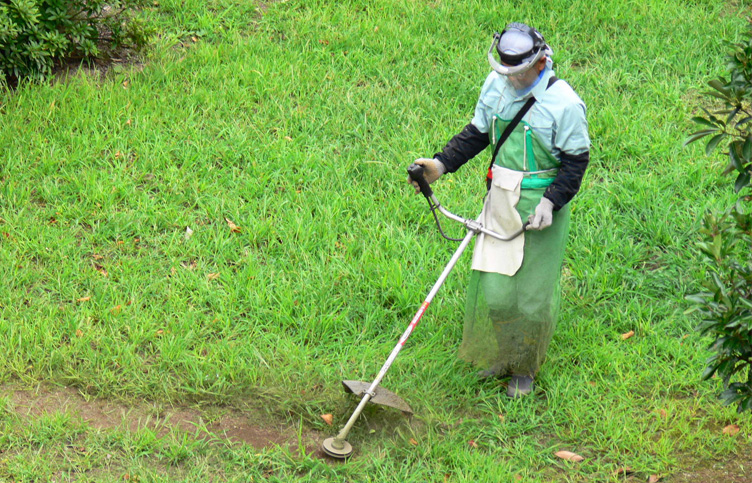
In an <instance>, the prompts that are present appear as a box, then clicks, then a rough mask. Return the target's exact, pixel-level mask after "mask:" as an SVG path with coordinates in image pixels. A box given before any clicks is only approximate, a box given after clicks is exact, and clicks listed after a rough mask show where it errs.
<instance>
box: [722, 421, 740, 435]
mask: <svg viewBox="0 0 752 483" xmlns="http://www.w3.org/2000/svg"><path fill="white" fill-rule="evenodd" d="M740 429H741V428H739V425H738V424H729V425H728V426H726V427H725V428H723V434H728V435H729V436H734V435H735V434H737V433H738V432H739V430H740Z"/></svg>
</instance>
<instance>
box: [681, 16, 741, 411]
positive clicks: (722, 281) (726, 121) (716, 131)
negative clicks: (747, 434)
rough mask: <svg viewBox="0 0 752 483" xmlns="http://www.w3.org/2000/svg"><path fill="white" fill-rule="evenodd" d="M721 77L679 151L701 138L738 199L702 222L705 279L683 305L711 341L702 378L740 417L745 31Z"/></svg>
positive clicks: (714, 81) (715, 83)
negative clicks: (716, 382)
mask: <svg viewBox="0 0 752 483" xmlns="http://www.w3.org/2000/svg"><path fill="white" fill-rule="evenodd" d="M728 72H729V77H728V78H719V79H715V80H712V81H711V82H709V86H710V87H711V89H712V90H711V91H708V92H706V95H707V96H709V97H710V98H712V100H713V103H714V104H715V110H713V111H711V110H708V109H705V108H703V111H704V115H702V116H697V117H694V118H693V121H695V122H696V123H697V124H699V125H701V126H702V129H701V130H700V131H697V132H695V133H693V134H692V135H691V136H690V137H689V138H688V139H687V141H686V144H689V143H691V142H694V141H696V140H698V139H702V138H707V144H706V146H705V150H706V153H707V154H708V155H709V154H710V153H712V152H713V151H715V150H716V149H722V152H723V155H724V156H726V157H727V158H728V165H727V167H726V168H725V170H724V172H723V173H724V174H726V175H728V174H731V173H735V174H736V178H735V182H734V190H735V192H736V193H737V194H738V195H739V198H738V200H737V202H736V203H735V204H734V205H733V206H732V207H730V208H729V209H727V210H726V211H725V212H724V213H721V214H707V215H706V216H705V219H704V220H703V227H702V230H701V234H702V236H703V238H704V240H703V241H702V242H701V243H700V244H699V248H700V251H701V252H702V254H703V255H704V257H705V259H706V260H707V261H708V266H709V274H710V277H709V279H708V280H707V281H706V282H705V283H704V286H705V288H706V291H703V292H700V293H697V294H694V295H692V296H690V297H688V299H690V300H691V301H692V302H694V304H695V305H694V307H693V310H698V311H699V312H700V314H702V322H701V324H700V326H699V329H700V330H701V331H702V332H703V333H705V334H707V335H710V336H712V337H713V343H712V345H711V347H710V348H711V350H712V351H713V355H712V356H711V357H710V359H709V360H708V361H707V367H706V369H705V372H704V373H703V378H705V379H708V378H711V377H713V375H716V374H717V375H718V377H720V378H721V380H722V381H723V388H724V391H723V393H722V394H721V399H722V400H723V402H724V403H725V404H734V403H735V404H737V409H738V411H739V412H742V411H744V410H752V206H751V205H752V193H750V188H751V187H752V186H751V185H750V174H751V173H752V29H750V31H749V32H747V34H746V38H745V41H743V42H742V43H738V44H731V53H730V55H729V57H728ZM708 136H709V137H708Z"/></svg>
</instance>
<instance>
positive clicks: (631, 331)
mask: <svg viewBox="0 0 752 483" xmlns="http://www.w3.org/2000/svg"><path fill="white" fill-rule="evenodd" d="M633 336H634V330H630V331H629V332H627V333H624V334H622V335H621V340H627V339H629V338H630V337H633Z"/></svg>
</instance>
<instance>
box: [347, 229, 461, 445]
mask: <svg viewBox="0 0 752 483" xmlns="http://www.w3.org/2000/svg"><path fill="white" fill-rule="evenodd" d="M473 236H475V232H474V231H472V230H468V231H467V234H466V235H465V238H463V239H462V242H461V243H460V246H459V247H457V250H455V252H454V255H452V258H451V259H450V260H449V263H447V265H446V267H444V271H443V272H441V275H440V276H439V279H438V280H436V283H435V284H434V285H433V288H432V289H431V291H430V292H429V293H428V296H427V297H426V299H425V301H423V304H421V306H420V308H419V309H418V312H416V314H415V316H414V317H413V320H411V321H410V325H408V326H407V329H406V330H405V332H404V333H403V334H402V337H400V340H399V342H397V345H396V346H394V349H392V353H391V354H389V357H388V358H387V359H386V362H384V365H383V366H382V367H381V370H380V371H379V374H378V375H377V376H376V379H374V380H373V382H372V383H371V385H370V387H369V388H368V389H367V390H366V391H365V395H363V399H361V400H360V404H358V407H357V408H355V411H354V412H353V413H352V415H351V416H350V419H349V420H348V421H347V424H345V426H344V427H343V428H342V430H341V431H340V432H339V434H338V435H337V437H336V439H337V440H339V441H341V440H344V439H345V438H346V437H347V434H348V433H349V432H350V429H351V428H352V427H353V424H355V421H356V420H357V419H358V417H359V416H360V413H361V412H362V411H363V408H364V407H365V406H366V404H368V401H370V399H371V398H372V397H373V396H374V394H375V391H376V388H377V387H378V386H379V384H381V380H382V379H384V376H386V372H387V371H388V370H389V368H390V367H391V366H392V363H393V362H394V360H395V359H396V358H397V355H398V354H399V353H400V351H401V350H402V348H403V347H404V346H405V342H407V339H408V338H409V337H410V334H412V333H413V330H415V327H417V326H418V323H419V322H420V319H421V317H423V314H425V313H426V309H428V306H429V305H430V304H431V301H432V300H433V298H434V297H435V296H436V294H437V293H438V292H439V289H440V288H441V286H442V285H443V284H444V281H446V279H447V277H448V276H449V273H450V272H451V271H452V269H453V268H454V266H455V265H456V264H457V261H458V260H459V259H460V257H461V256H462V253H463V252H464V251H465V249H466V248H467V246H468V245H469V244H470V241H471V240H472V239H473Z"/></svg>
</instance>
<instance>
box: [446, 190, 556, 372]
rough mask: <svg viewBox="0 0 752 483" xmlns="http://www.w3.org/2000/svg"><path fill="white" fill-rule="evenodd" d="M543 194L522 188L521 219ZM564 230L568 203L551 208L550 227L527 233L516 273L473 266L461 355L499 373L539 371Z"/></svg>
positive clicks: (549, 332) (551, 320)
mask: <svg viewBox="0 0 752 483" xmlns="http://www.w3.org/2000/svg"><path fill="white" fill-rule="evenodd" d="M542 194H543V190H523V192H522V197H521V199H520V201H519V203H518V205H517V211H518V212H519V213H520V215H521V216H522V219H523V220H525V219H527V217H528V215H529V214H531V213H533V212H534V211H535V207H536V206H537V204H538V202H539V201H540V198H541V196H542ZM568 234H569V205H567V206H564V207H563V208H562V209H561V210H559V211H558V212H554V216H553V223H552V224H551V226H550V227H548V228H546V229H544V230H541V231H532V230H531V231H527V232H525V252H524V253H525V254H524V258H523V261H522V266H521V267H520V269H519V271H518V272H517V273H516V274H514V275H513V276H508V275H501V274H499V273H489V272H479V271H475V270H473V271H472V273H471V276H470V286H469V288H468V296H467V307H466V312H465V327H464V331H463V338H462V345H461V346H460V350H459V357H460V359H462V360H464V361H467V362H470V363H473V364H476V365H478V366H480V367H482V368H484V369H492V370H494V371H498V372H499V374H509V375H511V374H517V375H530V376H533V375H535V374H536V373H537V372H538V369H539V368H540V366H541V365H542V364H543V361H544V360H545V357H546V350H547V349H548V345H549V343H550V342H551V337H552V336H553V332H554V329H555V328H556V320H557V318H558V313H559V301H560V298H561V296H560V294H561V288H560V283H559V280H560V278H561V266H562V261H563V259H564V248H565V246H566V241H567V236H568Z"/></svg>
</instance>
